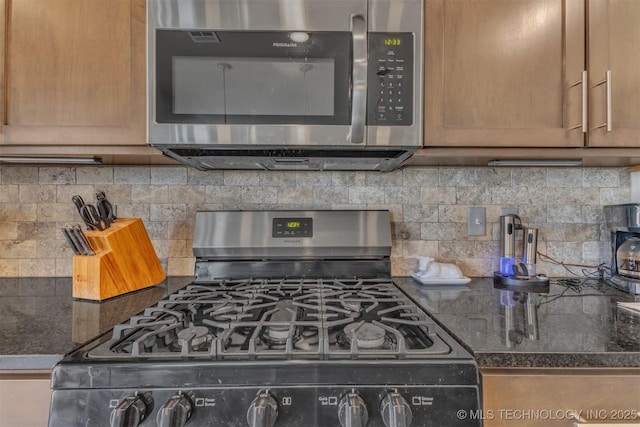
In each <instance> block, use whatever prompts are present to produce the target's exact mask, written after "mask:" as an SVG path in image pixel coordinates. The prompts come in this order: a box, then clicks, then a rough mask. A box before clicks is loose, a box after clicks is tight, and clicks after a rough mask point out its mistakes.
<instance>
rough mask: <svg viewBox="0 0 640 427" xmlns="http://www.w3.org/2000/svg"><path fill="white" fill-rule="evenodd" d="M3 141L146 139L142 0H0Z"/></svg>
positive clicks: (131, 141) (135, 141)
mask: <svg viewBox="0 0 640 427" xmlns="http://www.w3.org/2000/svg"><path fill="white" fill-rule="evenodd" d="M3 3H5V4H4V6H5V7H4V8H3V10H4V12H5V14H6V17H5V19H4V25H5V27H6V31H3V34H6V39H5V40H4V43H3V47H4V50H5V55H4V67H3V71H4V73H5V79H4V81H5V83H6V87H5V91H4V94H3V99H4V103H3V104H4V105H5V106H6V111H5V112H4V126H3V129H2V132H3V139H4V141H3V142H4V143H5V144H11V145H23V144H24V145H47V144H64V145H71V146H73V145H84V146H87V145H100V146H104V145H136V144H139V145H144V144H145V0H109V1H104V0H82V1H78V0H56V1H51V0H3Z"/></svg>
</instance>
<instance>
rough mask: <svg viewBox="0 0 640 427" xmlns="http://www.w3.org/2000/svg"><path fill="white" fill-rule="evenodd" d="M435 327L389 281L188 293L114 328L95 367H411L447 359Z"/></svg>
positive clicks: (230, 283)
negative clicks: (134, 361)
mask: <svg viewBox="0 0 640 427" xmlns="http://www.w3.org/2000/svg"><path fill="white" fill-rule="evenodd" d="M432 325H433V322H432V321H431V319H429V318H428V317H427V316H426V314H424V312H422V311H421V310H420V309H419V308H418V307H417V306H416V305H415V304H414V303H413V302H412V301H411V300H410V299H408V297H406V296H405V295H404V294H403V293H402V292H401V291H400V290H399V289H398V288H397V287H396V286H395V285H394V284H393V282H391V281H389V280H388V279H349V280H345V279H342V280H337V279H246V280H220V281H214V282H211V283H207V284H195V285H190V286H187V287H186V288H184V289H182V290H181V291H178V292H177V293H175V294H173V295H171V296H169V297H168V298H167V299H166V300H163V301H160V302H159V303H158V304H157V305H156V306H155V307H152V308H149V309H147V310H145V311H144V313H143V314H142V315H141V316H137V317H134V318H132V319H131V320H130V321H129V323H126V324H123V325H118V326H116V327H115V328H114V333H113V337H112V339H111V340H110V341H109V342H107V343H105V344H103V345H100V346H98V347H96V348H95V349H93V350H91V351H90V352H89V354H88V356H89V357H90V358H114V357H115V358H121V357H132V358H141V357H144V358H158V359H163V358H177V357H178V358H204V359H217V360H222V359H228V360H279V359H281V360H287V359H311V360H324V359H366V358H376V359H380V358H394V359H404V358H412V357H424V356H428V355H441V354H446V353H448V352H449V351H450V349H449V347H448V345H447V344H446V343H444V341H443V340H442V339H440V338H439V337H438V336H437V334H435V333H434V332H433V328H432Z"/></svg>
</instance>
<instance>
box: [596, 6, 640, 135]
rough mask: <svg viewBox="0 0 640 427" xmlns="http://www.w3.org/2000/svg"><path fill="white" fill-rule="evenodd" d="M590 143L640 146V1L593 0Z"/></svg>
mask: <svg viewBox="0 0 640 427" xmlns="http://www.w3.org/2000/svg"><path fill="white" fill-rule="evenodd" d="M588 30H589V31H588V34H589V55H588V57H589V68H588V70H589V86H590V91H589V127H590V128H591V129H590V131H589V140H588V143H589V146H591V147H640V1H638V0H590V1H589V29H588Z"/></svg>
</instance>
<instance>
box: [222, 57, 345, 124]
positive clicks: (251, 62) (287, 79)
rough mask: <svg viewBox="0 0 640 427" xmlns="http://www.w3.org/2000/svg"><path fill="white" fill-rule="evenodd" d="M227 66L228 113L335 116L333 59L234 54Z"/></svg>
mask: <svg viewBox="0 0 640 427" xmlns="http://www.w3.org/2000/svg"><path fill="white" fill-rule="evenodd" d="M229 64H230V66H229V68H228V69H226V76H225V79H224V80H225V92H226V114H228V115H231V116H247V115H248V116H332V115H333V114H334V108H333V105H334V99H333V91H332V90H327V88H333V85H334V73H335V71H334V64H333V61H332V60H331V59H311V60H305V59H304V58H300V59H297V58H296V59H283V58H251V59H248V58H246V59H240V58H235V59H233V60H230V61H229Z"/></svg>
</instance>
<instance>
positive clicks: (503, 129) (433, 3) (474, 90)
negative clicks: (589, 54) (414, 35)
mask: <svg viewBox="0 0 640 427" xmlns="http://www.w3.org/2000/svg"><path fill="white" fill-rule="evenodd" d="M425 4H426V12H425V27H426V29H425V32H426V41H425V49H426V54H425V145H427V146H474V147H504V146H508V147H527V146H528V147H556V146H565V147H582V146H583V140H584V137H583V134H582V131H581V126H580V125H581V124H582V112H581V111H582V109H581V105H582V89H581V84H580V83H579V82H580V81H581V78H582V70H583V67H584V59H585V55H584V52H585V51H584V44H585V43H584V1H583V0H448V1H445V0H426V2H425Z"/></svg>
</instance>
